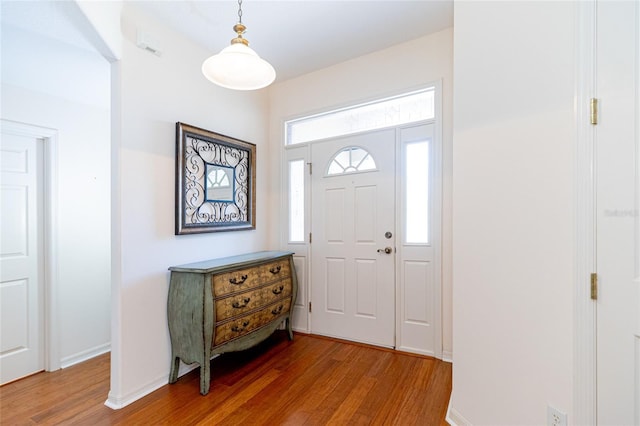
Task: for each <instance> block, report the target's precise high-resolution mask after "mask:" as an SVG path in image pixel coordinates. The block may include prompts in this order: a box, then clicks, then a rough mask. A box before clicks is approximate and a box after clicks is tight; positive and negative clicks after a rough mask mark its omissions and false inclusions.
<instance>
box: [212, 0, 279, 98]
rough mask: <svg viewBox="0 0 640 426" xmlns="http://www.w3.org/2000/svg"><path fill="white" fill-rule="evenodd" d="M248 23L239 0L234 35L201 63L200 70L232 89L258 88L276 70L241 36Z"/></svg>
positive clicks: (269, 82)
mask: <svg viewBox="0 0 640 426" xmlns="http://www.w3.org/2000/svg"><path fill="white" fill-rule="evenodd" d="M246 29H247V27H245V26H244V24H243V23H242V0H238V23H237V24H235V25H234V26H233V31H235V32H236V37H235V38H234V39H232V40H231V46H227V47H225V48H224V49H222V51H221V52H220V53H218V54H217V55H213V56H212V57H210V58H208V59H207V60H205V61H204V62H203V63H202V73H203V74H204V76H205V77H206V78H207V79H209V80H210V81H211V82H213V83H215V84H217V85H218V86H222V87H226V88H227V89H233V90H255V89H261V88H263V87H266V86H268V85H270V84H271V83H273V80H275V78H276V71H275V70H274V69H273V67H272V66H271V64H270V63H269V62H267V61H265V60H264V59H262V58H260V56H258V54H257V53H256V52H255V51H254V50H253V49H251V48H250V47H249V41H248V40H247V39H245V38H243V37H242V34H243V33H244V32H245V31H246Z"/></svg>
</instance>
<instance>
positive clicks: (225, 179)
mask: <svg viewBox="0 0 640 426" xmlns="http://www.w3.org/2000/svg"><path fill="white" fill-rule="evenodd" d="M255 192H256V145H255V144H252V143H249V142H245V141H242V140H239V139H235V138H232V137H229V136H225V135H221V134H219V133H214V132H211V131H209V130H204V129H200V128H198V127H194V126H191V125H188V124H184V123H180V122H177V123H176V226H175V234H176V235H183V234H196V233H203V232H220V231H240V230H247V229H255V228H256V201H255Z"/></svg>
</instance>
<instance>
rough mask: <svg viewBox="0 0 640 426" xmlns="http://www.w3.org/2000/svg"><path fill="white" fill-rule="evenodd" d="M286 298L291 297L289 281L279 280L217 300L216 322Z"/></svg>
mask: <svg viewBox="0 0 640 426" xmlns="http://www.w3.org/2000/svg"><path fill="white" fill-rule="evenodd" d="M288 296H291V281H290V280H281V281H277V282H276V283H275V284H271V285H268V286H266V287H261V288H258V289H255V290H249V291H246V292H244V293H240V294H234V295H232V296H229V297H225V298H223V299H217V300H216V302H215V303H216V308H215V312H216V321H217V322H219V321H224V320H226V319H229V318H232V317H235V316H237V315H242V314H243V313H245V312H248V311H251V310H253V309H256V308H258V307H260V306H265V305H268V304H270V303H273V302H275V301H276V300H279V299H282V298H285V297H288Z"/></svg>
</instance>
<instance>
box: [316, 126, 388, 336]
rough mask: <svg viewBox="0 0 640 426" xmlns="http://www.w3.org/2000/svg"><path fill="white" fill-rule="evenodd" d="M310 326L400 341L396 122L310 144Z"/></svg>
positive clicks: (322, 330) (330, 332) (327, 331)
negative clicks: (380, 128) (384, 127)
mask: <svg viewBox="0 0 640 426" xmlns="http://www.w3.org/2000/svg"><path fill="white" fill-rule="evenodd" d="M311 159H312V164H313V173H312V177H311V198H312V199H311V206H312V213H311V216H312V219H311V222H312V225H311V231H312V240H313V241H312V245H311V247H312V255H311V276H312V279H311V283H312V284H311V302H312V312H311V331H312V332H313V333H315V334H321V335H326V336H332V337H337V338H343V339H348V340H353V341H359V342H364V343H369V344H374V345H379V346H386V347H394V346H395V333H394V330H395V279H394V277H395V271H394V262H395V235H394V233H395V219H394V212H395V205H394V203H395V130H393V129H391V130H383V131H376V132H370V133H366V134H360V135H356V136H348V137H343V138H339V139H333V140H330V141H326V142H321V143H316V144H313V146H312V148H311Z"/></svg>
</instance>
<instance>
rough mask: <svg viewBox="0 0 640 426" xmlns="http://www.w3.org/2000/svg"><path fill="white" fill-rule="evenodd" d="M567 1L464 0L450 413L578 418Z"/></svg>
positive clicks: (531, 419) (570, 6)
mask: <svg viewBox="0 0 640 426" xmlns="http://www.w3.org/2000/svg"><path fill="white" fill-rule="evenodd" d="M574 7H575V4H574V3H572V2H456V4H455V13H454V20H455V30H454V40H455V43H454V64H455V65H454V87H455V93H454V104H455V107H454V114H455V120H454V152H453V154H454V157H453V158H454V174H453V177H454V180H453V211H454V215H453V228H454V236H453V247H454V250H453V266H454V282H453V289H454V293H453V300H454V303H453V311H454V318H453V324H454V328H453V336H454V364H453V395H452V401H451V406H450V409H451V412H450V415H451V420H454V422H455V423H458V424H465V423H469V424H475V425H488V424H491V425H525V424H529V425H542V424H546V410H547V404H551V405H553V406H555V407H557V408H558V409H560V410H561V411H564V412H567V413H568V414H569V423H570V424H571V422H572V417H571V415H572V409H573V407H572V397H573V394H572V372H573V361H572V359H573V353H572V345H573V341H572V336H573V333H572V327H573V324H572V316H573V314H572V312H573V306H572V301H573V298H572V294H573V267H574V259H573V241H574V240H573V233H572V232H573V227H574V219H573V208H572V206H573V198H572V196H573V174H574V160H575V158H574V157H575V156H574V143H575V131H574V115H573V107H574V105H573V102H574V98H573V97H574V31H575V29H574Z"/></svg>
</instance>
